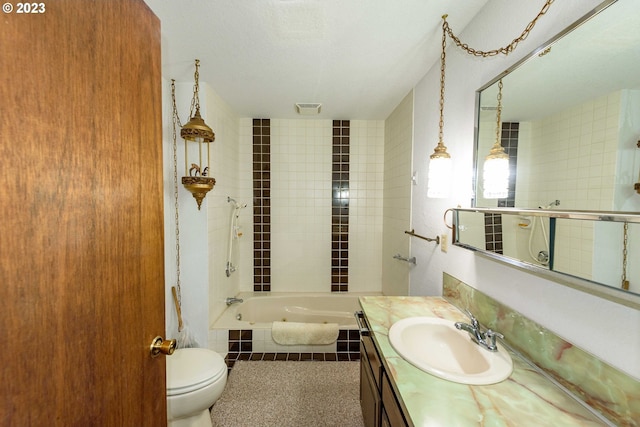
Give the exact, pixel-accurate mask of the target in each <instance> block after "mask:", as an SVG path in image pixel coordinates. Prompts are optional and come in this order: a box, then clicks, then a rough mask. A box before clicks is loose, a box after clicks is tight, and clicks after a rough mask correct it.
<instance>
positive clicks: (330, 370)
mask: <svg viewBox="0 0 640 427" xmlns="http://www.w3.org/2000/svg"><path fill="white" fill-rule="evenodd" d="M359 366H360V365H359V363H358V362H309V361H307V362H264V361H261V362H252V361H238V362H236V363H235V365H234V366H233V369H232V370H231V373H230V374H229V378H228V381H227V386H226V388H225V390H224V392H223V393H222V396H221V397H220V399H218V401H217V402H216V403H215V405H214V406H213V409H212V410H211V420H212V422H213V426H214V427H306V426H309V427H312V426H313V427H321V426H324V427H338V426H339V427H362V426H363V425H364V423H363V420H362V412H361V410H360V400H359V393H360V388H359V387H360V386H359V384H360V370H359Z"/></svg>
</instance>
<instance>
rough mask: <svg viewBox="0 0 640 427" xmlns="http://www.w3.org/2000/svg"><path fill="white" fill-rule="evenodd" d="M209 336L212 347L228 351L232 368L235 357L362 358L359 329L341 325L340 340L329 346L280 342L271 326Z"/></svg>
mask: <svg viewBox="0 0 640 427" xmlns="http://www.w3.org/2000/svg"><path fill="white" fill-rule="evenodd" d="M225 332H228V333H225ZM210 338H213V342H212V346H211V347H212V350H215V351H217V352H218V353H220V354H223V355H225V361H226V363H227V366H228V367H229V368H232V367H233V364H234V363H235V362H236V360H267V361H281V360H282V361H284V360H295V361H306V360H309V361H348V360H359V359H360V332H359V331H358V330H357V329H341V330H340V332H339V334H338V339H337V341H336V342H335V343H334V344H331V345H328V346H326V345H322V346H280V345H277V344H275V343H273V341H272V340H271V334H270V330H258V329H256V330H229V331H223V330H217V331H211V333H210ZM223 344H225V345H224V347H226V348H224V347H223Z"/></svg>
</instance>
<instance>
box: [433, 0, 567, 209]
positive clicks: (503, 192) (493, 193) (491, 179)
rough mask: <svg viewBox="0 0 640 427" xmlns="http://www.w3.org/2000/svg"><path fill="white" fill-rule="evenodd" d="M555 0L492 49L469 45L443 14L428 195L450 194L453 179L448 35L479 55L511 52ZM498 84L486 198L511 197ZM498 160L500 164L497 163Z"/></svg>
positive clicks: (486, 163) (485, 179)
mask: <svg viewBox="0 0 640 427" xmlns="http://www.w3.org/2000/svg"><path fill="white" fill-rule="evenodd" d="M553 2H554V0H546V1H545V4H544V5H543V6H542V9H540V12H538V14H537V15H536V17H535V18H533V20H532V21H531V22H530V23H529V24H528V25H527V26H526V28H525V29H524V31H523V32H522V34H520V36H519V37H516V38H515V39H513V41H512V42H511V43H509V44H508V45H507V46H505V47H501V48H498V49H493V50H488V51H482V50H477V49H474V48H472V47H469V45H468V44H466V43H463V42H462V41H461V40H460V39H459V38H458V37H457V36H456V35H455V34H454V33H453V30H452V29H451V27H450V26H449V24H448V23H447V15H443V16H442V20H443V22H442V54H441V55H440V62H441V66H440V140H439V142H438V145H437V146H436V148H435V150H434V153H433V154H432V155H431V162H430V163H429V189H428V191H427V196H428V197H446V196H447V195H448V194H449V192H448V190H449V183H450V182H451V158H450V156H449V153H447V148H446V147H445V146H444V143H443V142H442V127H443V107H444V70H445V47H446V35H447V34H448V35H449V37H451V39H452V40H453V42H454V43H455V45H456V46H458V47H459V48H461V49H462V50H464V51H465V52H467V53H468V54H470V55H473V56H476V57H481V58H487V57H490V56H496V55H499V54H503V55H508V54H509V53H511V52H513V51H514V50H515V48H516V47H517V46H518V44H519V43H520V42H521V41H523V40H524V39H526V38H527V36H528V35H529V33H530V32H531V30H532V29H533V27H534V26H535V25H536V22H538V19H540V18H541V17H542V16H543V15H544V14H546V13H547V11H548V10H549V7H550V6H551V3H553ZM498 87H499V89H500V93H499V94H498V103H499V106H498V114H497V122H498V127H497V129H496V143H495V144H494V145H493V147H492V148H491V152H490V153H489V155H488V156H487V158H486V161H485V165H484V172H483V180H484V192H483V194H484V197H485V198H504V197H507V196H508V188H509V156H508V155H507V154H506V153H505V152H504V149H503V148H502V146H501V145H500V133H499V132H500V129H499V128H500V108H501V105H500V101H501V98H502V81H500V83H499V85H498ZM436 162H438V163H436ZM494 164H497V165H496V166H494ZM445 165H446V166H445ZM432 174H433V179H432ZM436 174H438V175H436Z"/></svg>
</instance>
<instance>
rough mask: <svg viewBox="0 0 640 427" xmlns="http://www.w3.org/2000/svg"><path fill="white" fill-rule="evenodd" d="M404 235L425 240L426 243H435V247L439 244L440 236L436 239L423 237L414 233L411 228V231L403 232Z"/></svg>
mask: <svg viewBox="0 0 640 427" xmlns="http://www.w3.org/2000/svg"><path fill="white" fill-rule="evenodd" d="M404 234H408V235H409V236H413V237H417V238H418V239H422V240H426V241H427V242H436V245H439V244H440V236H436V237H424V236H421V235H419V234H416V233H415V230H414V229H413V228H412V229H411V231H405V232H404Z"/></svg>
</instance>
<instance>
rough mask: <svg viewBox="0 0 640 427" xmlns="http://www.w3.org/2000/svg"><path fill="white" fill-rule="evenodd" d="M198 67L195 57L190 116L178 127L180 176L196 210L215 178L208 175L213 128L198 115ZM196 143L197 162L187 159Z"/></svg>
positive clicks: (213, 138)
mask: <svg viewBox="0 0 640 427" xmlns="http://www.w3.org/2000/svg"><path fill="white" fill-rule="evenodd" d="M199 67H200V60H198V59H196V71H195V73H194V80H195V83H194V87H193V98H192V99H191V118H190V120H189V121H188V122H187V123H186V124H185V125H184V126H182V129H180V136H181V137H182V139H184V141H185V144H184V169H185V175H187V174H188V175H187V176H183V177H182V185H184V187H185V188H186V189H187V190H189V192H190V193H191V194H192V195H193V197H194V198H195V199H196V203H197V204H198V210H200V207H201V206H202V200H203V199H204V198H205V197H206V195H207V193H208V192H209V191H211V189H212V188H213V186H214V185H215V184H216V180H215V179H214V178H212V177H211V176H209V174H210V172H211V170H210V168H209V165H210V150H211V148H210V146H211V143H212V142H213V141H214V140H215V139H216V136H215V134H214V133H213V130H212V129H211V128H210V127H209V126H208V125H207V124H206V123H205V122H204V119H203V118H202V117H201V116H200V97H199V92H200V84H199V76H200V73H199V72H198V69H199ZM193 143H195V144H196V145H197V152H198V160H197V162H198V163H195V161H193V160H192V161H189V149H188V148H189V145H193ZM204 148H206V163H204V160H205V159H204V158H203V149H204Z"/></svg>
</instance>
